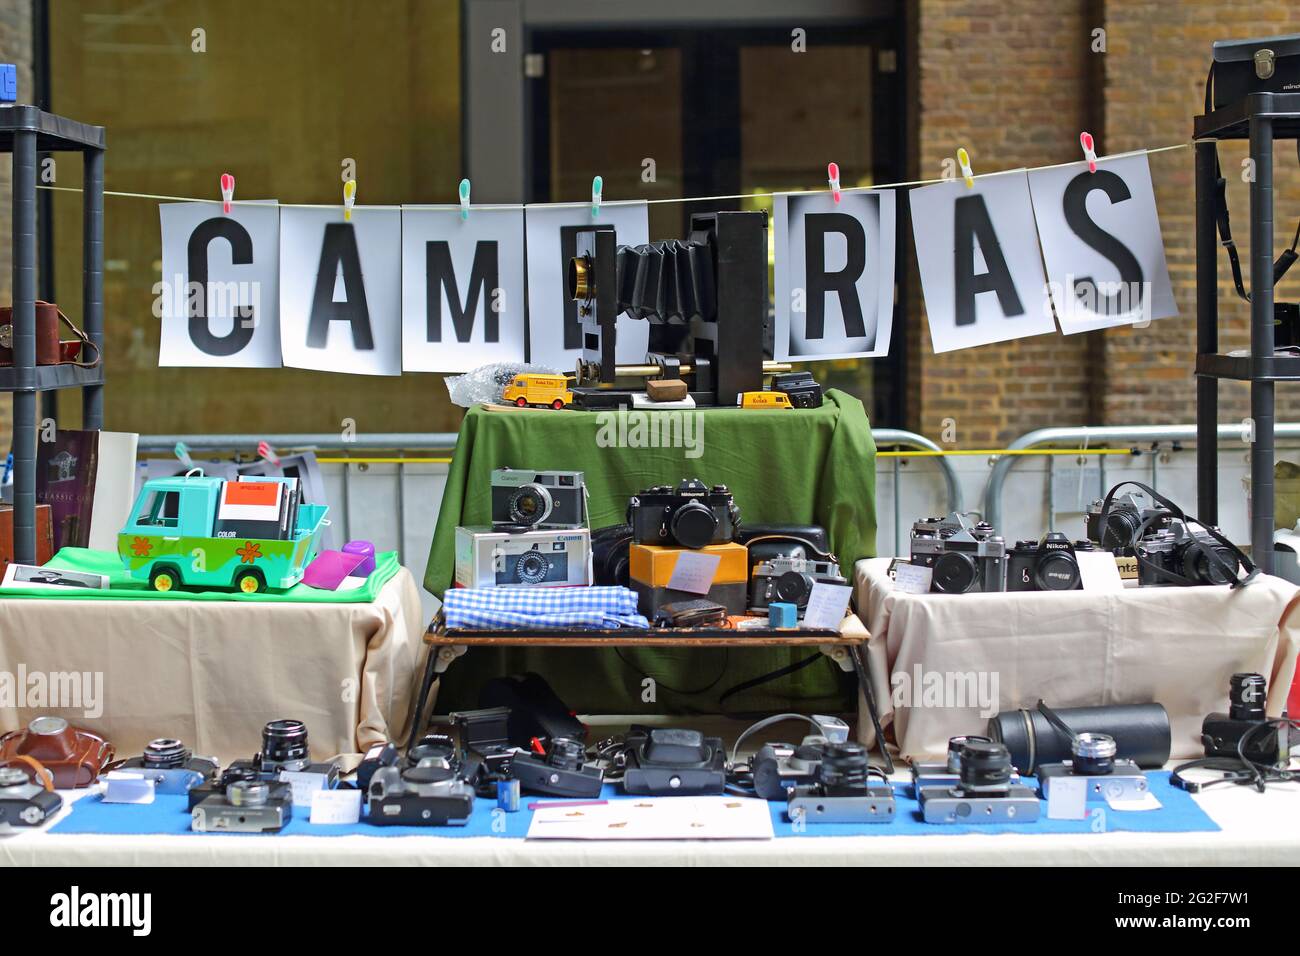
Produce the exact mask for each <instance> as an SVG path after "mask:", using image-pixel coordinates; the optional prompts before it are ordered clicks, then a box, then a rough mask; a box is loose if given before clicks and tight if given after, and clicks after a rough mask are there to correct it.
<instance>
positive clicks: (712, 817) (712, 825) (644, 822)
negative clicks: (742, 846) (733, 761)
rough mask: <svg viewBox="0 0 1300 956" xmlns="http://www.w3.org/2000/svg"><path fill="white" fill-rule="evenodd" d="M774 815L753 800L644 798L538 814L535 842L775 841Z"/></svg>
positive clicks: (530, 835) (530, 833)
mask: <svg viewBox="0 0 1300 956" xmlns="http://www.w3.org/2000/svg"><path fill="white" fill-rule="evenodd" d="M772 837H773V832H772V814H771V811H770V810H769V809H768V804H767V801H766V800H755V799H753V798H752V797H725V796H724V797H644V798H641V799H635V800H611V801H610V802H609V803H605V804H594V805H588V806H576V805H572V806H555V807H546V808H544V809H540V810H537V811H535V812H534V813H533V822H532V824H531V825H530V826H529V827H528V839H530V840H770V839H772Z"/></svg>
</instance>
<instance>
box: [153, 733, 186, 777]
mask: <svg viewBox="0 0 1300 956" xmlns="http://www.w3.org/2000/svg"><path fill="white" fill-rule="evenodd" d="M189 759H190V752H189V751H188V750H186V749H185V745H184V744H183V743H181V742H180V741H179V740H177V739H176V738H175V737H159V738H158V739H157V740H151V741H149V746H147V747H145V748H144V765H145V766H146V767H155V768H157V769H159V770H171V769H173V768H175V767H180V766H183V765H184V764H185V761H187V760H189Z"/></svg>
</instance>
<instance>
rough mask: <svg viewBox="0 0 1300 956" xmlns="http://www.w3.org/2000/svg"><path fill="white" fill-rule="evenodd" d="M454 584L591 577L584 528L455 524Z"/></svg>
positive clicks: (539, 583)
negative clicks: (509, 527) (533, 528)
mask: <svg viewBox="0 0 1300 956" xmlns="http://www.w3.org/2000/svg"><path fill="white" fill-rule="evenodd" d="M455 550H456V571H455V575H456V578H455V580H456V586H457V587H462V588H494V587H564V586H581V585H587V584H590V583H591V532H589V531H588V530H587V529H586V528H569V529H559V528H547V529H543V530H541V531H517V530H515V529H507V528H505V526H499V527H494V528H489V527H487V526H484V525H474V526H471V527H458V528H456V545H455Z"/></svg>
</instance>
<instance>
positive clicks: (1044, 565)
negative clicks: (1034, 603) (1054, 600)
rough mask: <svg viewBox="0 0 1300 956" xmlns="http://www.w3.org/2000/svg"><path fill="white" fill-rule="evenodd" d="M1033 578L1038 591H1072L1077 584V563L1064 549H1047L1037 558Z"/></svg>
mask: <svg viewBox="0 0 1300 956" xmlns="http://www.w3.org/2000/svg"><path fill="white" fill-rule="evenodd" d="M1034 578H1035V581H1036V583H1037V584H1038V590H1040V591H1073V590H1075V589H1076V588H1078V586H1079V563H1078V562H1077V561H1075V560H1074V555H1072V554H1069V553H1067V552H1064V551H1049V552H1048V553H1047V554H1044V555H1043V556H1042V557H1040V558H1039V559H1038V566H1037V567H1036V568H1035V569H1034Z"/></svg>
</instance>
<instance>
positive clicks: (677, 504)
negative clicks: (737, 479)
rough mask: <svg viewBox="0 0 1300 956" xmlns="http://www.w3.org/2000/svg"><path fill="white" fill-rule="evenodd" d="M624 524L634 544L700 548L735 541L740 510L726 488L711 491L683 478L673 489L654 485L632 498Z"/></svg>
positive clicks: (697, 480)
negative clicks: (628, 529)
mask: <svg viewBox="0 0 1300 956" xmlns="http://www.w3.org/2000/svg"><path fill="white" fill-rule="evenodd" d="M627 523H628V524H630V525H631V526H632V540H633V541H634V542H636V543H637V544H661V545H677V546H680V547H683V548H703V547H705V546H706V545H710V544H727V543H728V542H730V541H733V540H734V539H735V537H736V532H737V531H738V530H740V509H739V508H738V507H736V501H735V499H734V498H733V497H732V496H731V492H730V491H728V490H727V486H726V485H714V486H713V487H712V488H710V487H709V486H707V485H706V484H704V482H702V481H700V480H699V479H698V478H686V479H683V481H682V482H681V484H679V485H678V486H677V487H676V488H674V487H673V486H672V485H655V486H654V487H653V488H647V489H646V490H645V491H643V492H641V493H640V494H639V495H635V496H633V497H632V498H631V499H630V500H629V501H628V505H627Z"/></svg>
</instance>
